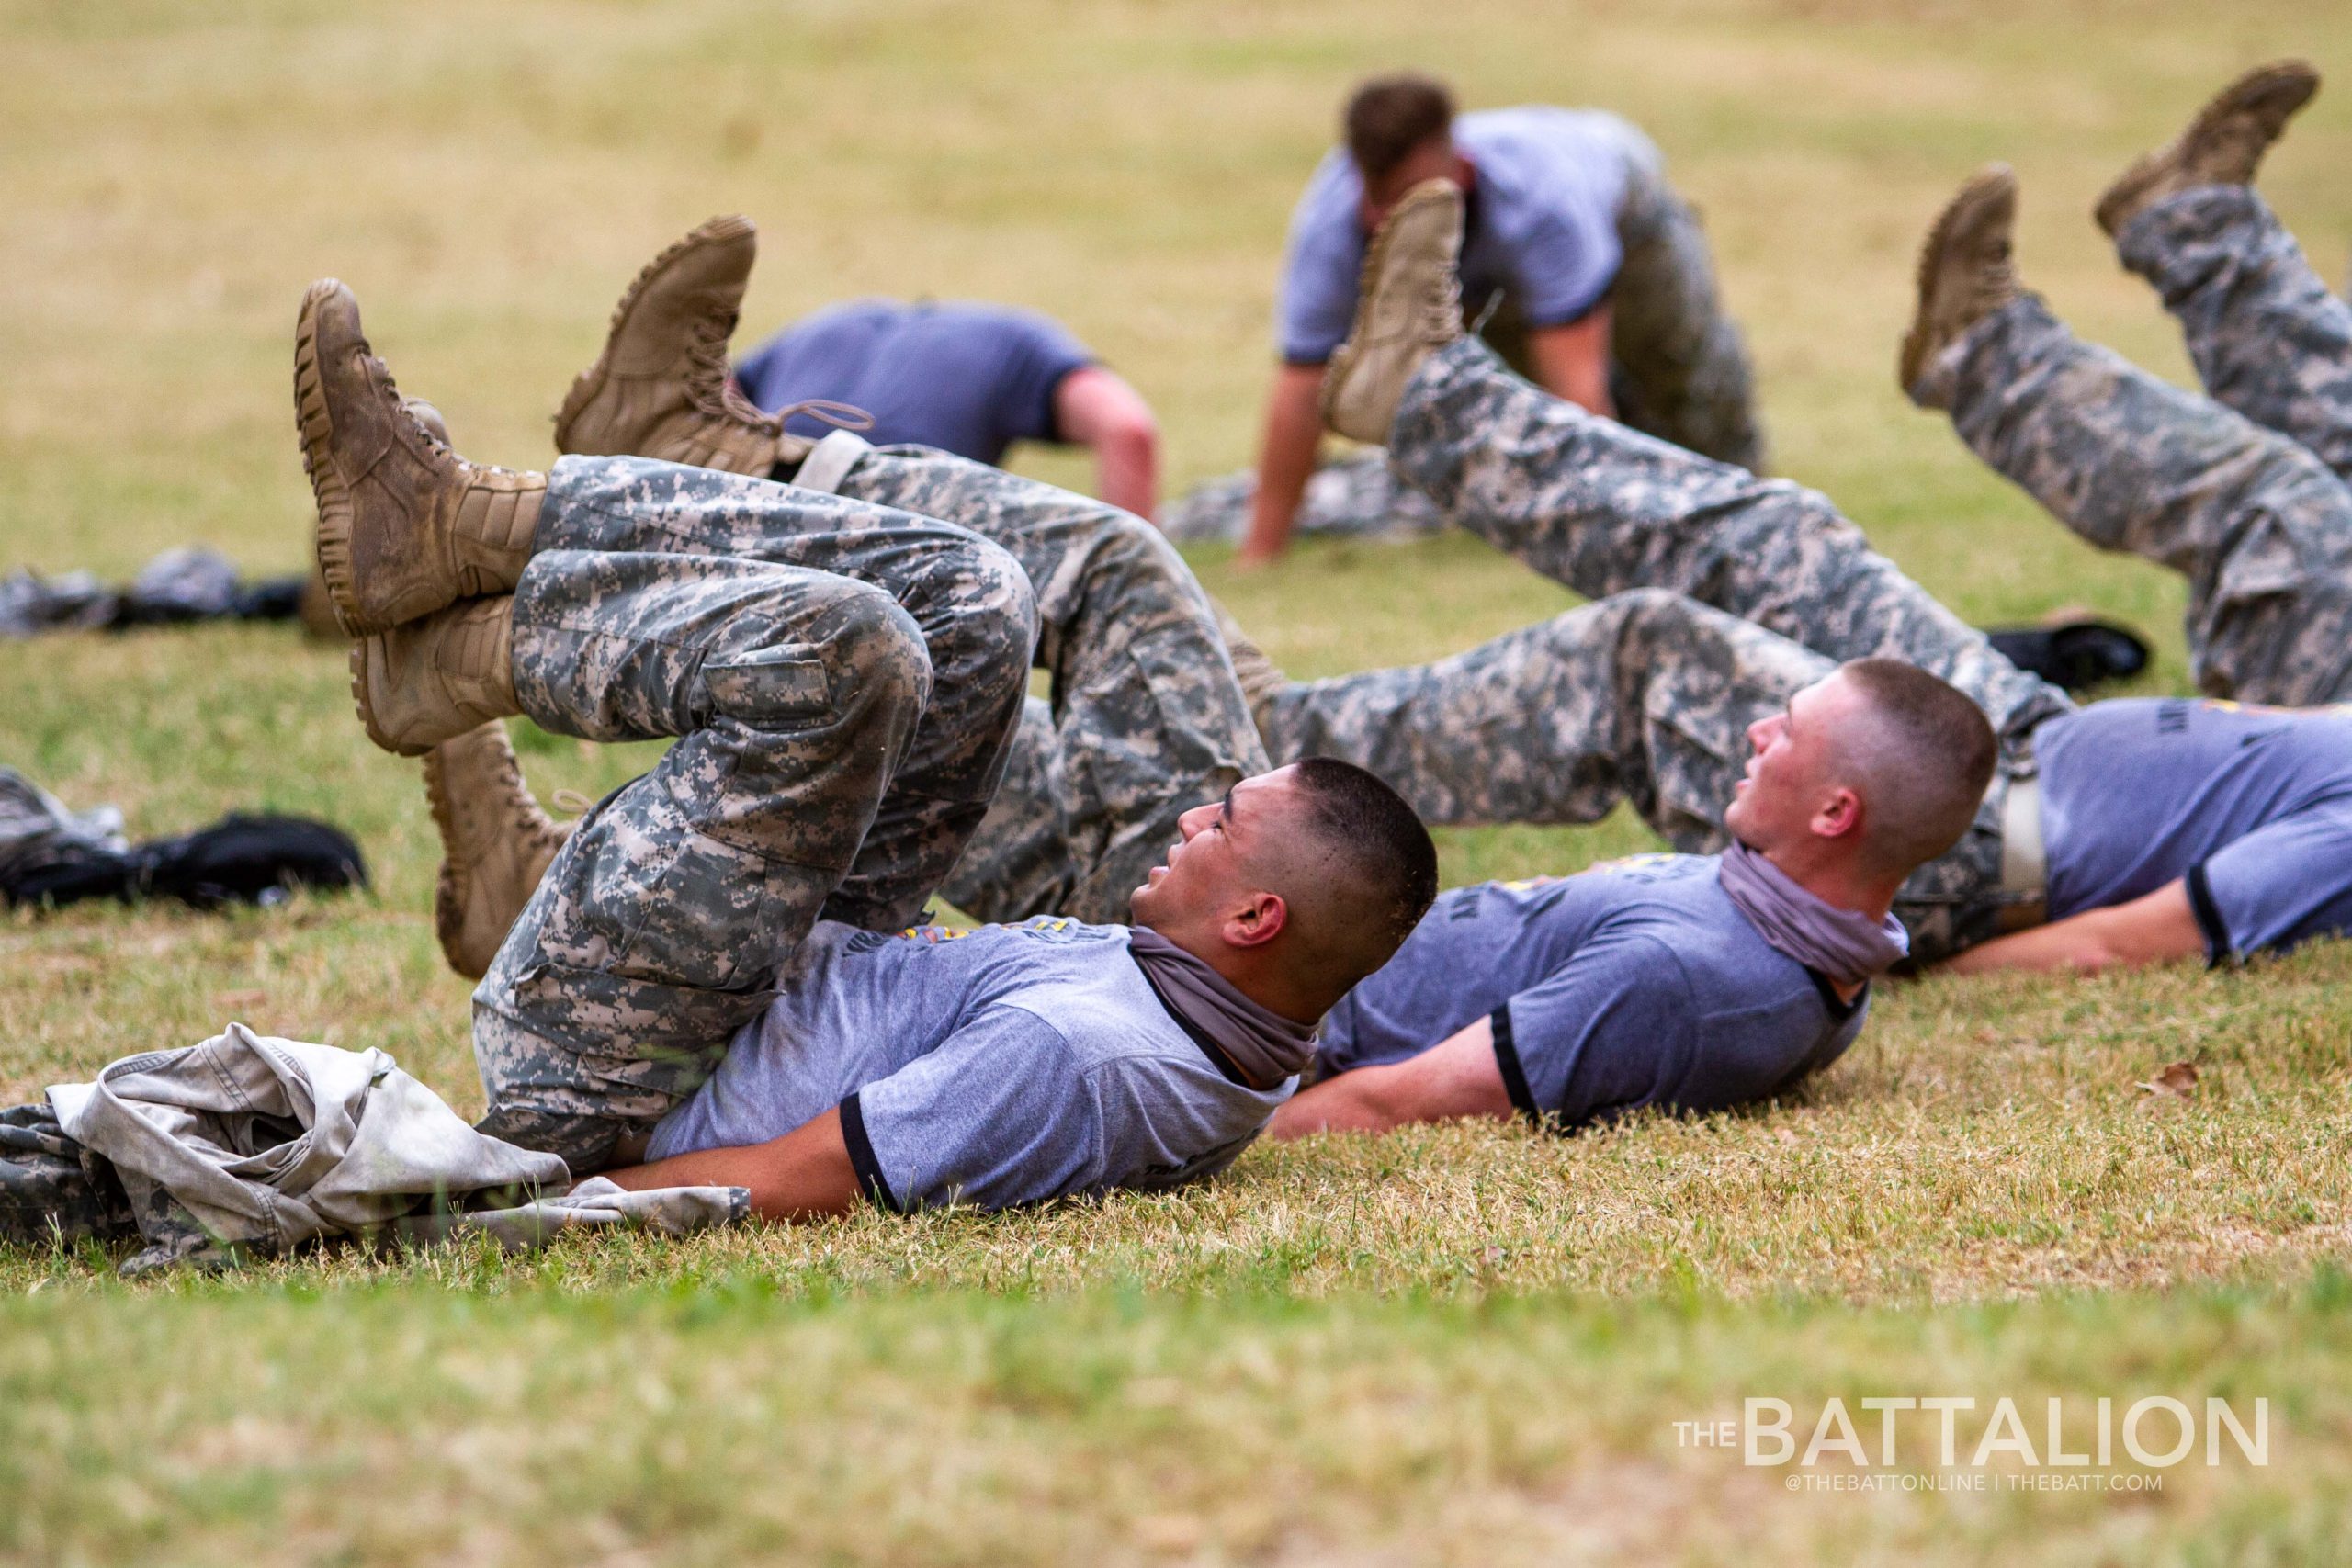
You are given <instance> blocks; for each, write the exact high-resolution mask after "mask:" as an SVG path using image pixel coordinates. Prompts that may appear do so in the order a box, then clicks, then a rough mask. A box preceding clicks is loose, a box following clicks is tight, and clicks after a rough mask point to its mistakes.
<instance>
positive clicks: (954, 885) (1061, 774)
mask: <svg viewBox="0 0 2352 1568" xmlns="http://www.w3.org/2000/svg"><path fill="white" fill-rule="evenodd" d="M828 440H829V441H831V443H832V444H833V446H832V448H831V452H830V454H828V455H829V456H831V457H836V458H839V457H852V456H854V460H853V461H850V462H849V465H848V468H847V469H846V471H845V472H842V473H841V474H840V477H839V478H838V479H833V480H832V488H834V489H835V490H836V491H838V493H840V494H842V495H844V496H850V497H854V498H856V499H857V500H860V501H864V502H876V503H879V504H881V505H885V506H891V507H898V508H901V509H903V510H905V511H908V512H913V513H922V514H923V515H925V516H932V517H941V518H945V519H947V520H948V521H950V522H953V523H956V524H957V525H961V526H963V527H965V528H968V529H970V530H971V531H972V532H973V533H976V534H978V535H980V536H982V537H984V538H987V539H989V540H991V541H992V542H994V543H996V544H998V545H1001V546H1002V547H1004V549H1005V550H1006V551H1007V552H1008V553H1010V554H1011V555H1012V558H1013V559H1014V560H1015V561H1017V562H1019V563H1020V567H1021V570H1023V572H1024V573H1026V574H1027V577H1028V580H1029V582H1030V585H1031V587H1032V589H1033V590H1034V592H1035V597H1036V604H1037V647H1036V664H1037V667H1038V668H1040V669H1042V670H1044V671H1046V673H1047V677H1048V687H1049V694H1048V699H1047V701H1046V703H1043V704H1038V703H1032V704H1030V705H1029V707H1028V710H1027V713H1026V715H1025V717H1024V722H1023V725H1022V727H1021V734H1020V738H1019V739H1018V740H1017V741H1016V742H1015V745H1014V749H1013V750H1014V755H1013V759H1012V762H1011V764H1010V765H1009V767H1008V771H1007V778H1006V784H1005V786H1004V788H1003V789H1001V791H1000V792H999V794H998V796H997V801H996V804H995V805H994V806H993V807H991V808H990V809H989V814H988V817H987V819H986V820H985V821H984V822H983V823H982V824H981V826H980V829H979V830H978V832H977V833H975V834H974V835H973V837H972V840H971V842H970V844H969V846H968V847H967V849H966V851H965V852H964V858H963V860H962V862H961V863H959V864H957V866H956V869H955V872H954V874H952V875H951V876H949V877H948V879H947V881H946V883H945V884H944V886H943V887H942V888H941V891H942V892H943V893H944V895H945V896H946V897H948V898H949V899H951V900H952V901H953V902H954V903H955V904H956V906H957V907H958V908H962V909H965V910H967V911H968V912H969V913H971V914H973V915H975V916H977V917H978V918H979V919H987V920H1012V919H1025V918H1026V917H1028V916H1030V915H1035V914H1046V913H1054V914H1064V915H1071V916H1075V917H1076V918H1078V919H1084V920H1095V921H1114V922H1115V921H1120V920H1124V919H1126V918H1127V898H1128V895H1129V894H1131V893H1132V892H1133V891H1134V890H1135V888H1136V886H1138V885H1139V884H1141V883H1142V881H1143V880H1144V874H1145V873H1146V872H1148V871H1149V870H1150V868H1151V867H1152V866H1154V865H1156V864H1158V863H1159V858H1160V856H1161V854H1162V853H1163V852H1165V850H1166V849H1167V846H1168V845H1169V844H1170V843H1171V842H1173V841H1174V840H1175V838H1176V818H1178V817H1180V816H1182V814H1183V813H1184V812H1186V811H1188V810H1190V809H1191V808H1192V807H1195V806H1197V805H1199V804H1200V803H1201V802H1202V801H1204V800H1214V799H1216V797H1218V796H1219V795H1223V794H1224V793H1225V792H1226V791H1227V790H1228V789H1230V788H1231V787H1233V785H1234V784H1238V783H1239V782H1240V781H1241V780H1242V779H1244V778H1247V777H1249V776H1250V774H1252V773H1262V772H1264V771H1265V767H1266V757H1265V752H1264V750H1263V749H1262V748H1261V745H1260V743H1259V739H1258V734H1257V730H1256V729H1255V728H1254V727H1253V726H1252V725H1251V723H1250V710H1249V707H1248V705H1246V704H1245V703H1244V702H1243V701H1242V697H1241V692H1240V688H1239V686H1238V683H1237V682H1235V680H1234V675H1233V666H1232V664H1231V663H1230V662H1229V660H1227V655H1226V650H1225V639H1224V637H1222V636H1221V635H1220V633H1219V632H1218V629H1217V624H1216V613H1215V611H1214V610H1213V609H1212V608H1211V606H1210V604H1209V602H1208V596H1207V595H1206V594H1205V593H1204V592H1202V591H1201V588H1200V585H1199V584H1198V583H1197V582H1195V581H1193V574H1192V570H1191V569H1190V568H1188V567H1187V566H1185V564H1184V562H1183V559H1182V558H1181V557H1179V556H1178V555H1177V554H1176V552H1175V550H1174V549H1173V548H1171V547H1170V546H1169V544H1168V542H1167V540H1166V539H1164V538H1162V537H1161V536H1159V533H1158V532H1157V531H1156V530H1155V529H1153V528H1152V526H1151V525H1149V524H1148V523H1146V522H1144V521H1142V520H1141V519H1140V518H1137V517H1134V516H1131V515H1130V514H1128V513H1125V512H1121V511H1119V510H1118V509H1117V508H1116V507H1112V506H1106V505H1104V504H1103V502H1098V501H1092V500H1090V499H1088V498H1087V497H1085V496H1081V495H1074V494H1072V493H1070V492H1069V491H1063V490H1057V489H1055V488H1054V487H1052V486H1050V485H1045V484H1040V483H1038V482H1036V481H1035V480H1034V479H1021V478H1019V477H1017V476H1015V475H1012V474H1008V473H1005V472H1003V471H1002V470H1001V469H997V468H989V467H987V466H986V465H984V464H979V463H973V462H968V461H967V460H966V459H964V458H961V457H949V456H947V455H945V454H944V453H939V452H933V451H931V450H929V449H928V448H923V447H906V446H892V447H880V448H876V447H870V446H865V444H864V443H863V442H860V441H859V440H858V438H857V437H855V436H853V435H850V434H846V433H843V434H836V435H833V436H831V437H828ZM824 450H825V449H823V448H820V452H822V451H824ZM828 466H830V465H829V464H827V463H825V462H821V461H820V457H819V456H818V455H812V456H811V457H810V459H809V464H808V465H807V466H805V467H804V468H803V470H802V471H803V473H804V474H807V473H810V472H812V471H813V470H821V469H823V468H826V467H828ZM820 482H821V481H820Z"/></svg>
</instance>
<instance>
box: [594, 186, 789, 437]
mask: <svg viewBox="0 0 2352 1568" xmlns="http://www.w3.org/2000/svg"><path fill="white" fill-rule="evenodd" d="M758 251H759V231H757V230H756V229H755V228H753V227H752V220H750V219H748V218H714V219H712V220H710V221H708V222H707V223H705V224H703V225H702V226H701V227H700V228H698V229H696V230H695V231H693V232H692V233H690V234H688V235H687V236H686V237H685V238H684V239H683V240H681V241H679V242H678V243H676V244H674V245H672V246H671V247H670V248H669V249H668V250H666V251H663V252H662V254H660V255H658V256H656V257H654V258H653V260H652V262H651V264H650V265H648V266H647V267H646V269H645V270H644V271H643V272H640V273H639V274H638V275H637V281H636V282H634V283H632V284H630V285H629V286H628V292H627V293H625V294H623V295H622V296H621V302H620V304H619V305H618V307H616V309H615V310H614V311H613V326H612V331H611V332H610V333H607V334H606V336H605V352H604V353H602V354H600V355H597V356H596V363H594V365H591V366H590V367H588V368H587V369H586V370H583V371H582V372H581V374H580V377H579V378H578V379H576V380H574V381H573V382H572V383H571V391H570V392H569V393H567V394H566V395H565V397H564V400H563V407H562V408H561V409H560V410H558V411H557V412H556V416H555V446H556V450H557V451H559V452H563V453H578V454H583V455H589V456H615V457H659V458H661V459H662V461H664V462H670V463H685V464H689V465H691V466H693V467H695V468H722V469H725V470H726V471H727V472H729V473H730V474H752V475H755V476H757V477H758V478H761V479H765V478H766V477H767V475H768V473H769V470H771V469H773V468H775V466H776V464H777V462H779V461H787V462H790V461H797V460H798V459H799V458H801V457H807V456H808V453H809V446H811V445H812V443H810V442H809V441H806V440H804V439H802V438H801V437H799V436H797V435H787V434H785V430H784V421H783V420H782V419H777V418H770V417H769V416H768V415H766V414H764V413H762V412H760V411H759V410H758V409H756V408H754V407H752V402H751V400H749V399H748V398H746V397H744V396H743V394H742V393H741V392H740V391H738V390H737V389H736V388H735V383H734V381H733V380H732V379H731V378H729V375H728V370H727V343H728V340H729V338H730V337H732V336H733V335H734V333H735V318H736V315H737V313H738V312H739V310H741V306H742V303H743V289H744V288H745V286H746V285H747V284H749V283H750V282H751V280H752V260H753V258H754V257H755V256H756V255H757V254H758Z"/></svg>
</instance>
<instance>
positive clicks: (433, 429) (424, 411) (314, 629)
mask: <svg viewBox="0 0 2352 1568" xmlns="http://www.w3.org/2000/svg"><path fill="white" fill-rule="evenodd" d="M401 407H402V408H404V409H406V410H408V412H409V417H411V418H412V419H413V420H415V421H416V423H419V424H421V425H423V426H424V433H425V434H427V435H430V436H432V437H433V439H434V440H435V441H438V442H439V443H441V445H442V446H451V445H453V443H452V442H451V441H450V439H449V427H448V425H447V424H446V423H443V422H442V419H441V411H440V410H439V409H436V408H435V407H434V406H433V405H432V404H431V403H428V402H426V401H425V400H424V399H422V398H403V399H401ZM296 617H297V618H298V619H299V620H300V622H301V623H302V634H303V635H304V636H305V637H311V638H312V639H314V640H316V641H319V642H349V641H350V640H351V638H350V636H349V634H347V633H345V631H344V629H343V617H342V616H341V615H338V614H337V613H336V611H335V607H334V594H332V593H330V592H327V574H326V573H325V572H323V571H322V570H319V553H318V551H317V550H316V549H315V548H314V549H312V550H311V576H310V580H309V581H306V582H304V583H303V584H302V597H301V600H300V603H299V604H297V606H296Z"/></svg>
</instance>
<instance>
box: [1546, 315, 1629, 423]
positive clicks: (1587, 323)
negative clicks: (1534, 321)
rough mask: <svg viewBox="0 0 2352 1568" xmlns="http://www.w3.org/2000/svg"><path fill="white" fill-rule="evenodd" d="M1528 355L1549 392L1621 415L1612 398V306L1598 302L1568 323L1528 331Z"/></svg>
mask: <svg viewBox="0 0 2352 1568" xmlns="http://www.w3.org/2000/svg"><path fill="white" fill-rule="evenodd" d="M1527 354H1528V358H1529V359H1530V360H1532V361H1533V363H1534V367H1535V378H1536V379H1537V380H1538V381H1541V382H1542V383H1543V384H1544V390H1545V391H1547V392H1549V393H1551V394H1552V395H1553V396H1554V397H1555V398H1561V399H1565V400H1567V401H1569V402H1572V403H1574V404H1576V405H1577V407H1579V408H1583V409H1589V410H1590V411H1591V412H1594V413H1597V414H1600V415H1601V416H1602V417H1603V418H1607V419H1614V418H1616V417H1617V406H1616V404H1615V403H1613V402H1611V400H1610V397H1609V307H1608V306H1606V305H1597V306H1595V307H1594V308H1593V309H1592V310H1590V311H1589V312H1588V313H1587V314H1586V315H1585V316H1584V317H1583V319H1582V320H1579V321H1570V322H1568V323H1567V324H1566V326H1559V327H1538V328H1536V329H1535V330H1534V331H1532V332H1531V333H1528V334H1527Z"/></svg>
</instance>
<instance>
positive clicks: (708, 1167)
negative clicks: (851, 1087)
mask: <svg viewBox="0 0 2352 1568" xmlns="http://www.w3.org/2000/svg"><path fill="white" fill-rule="evenodd" d="M605 1176H606V1177H608V1178H609V1179H611V1180H612V1181H613V1182H614V1183H616V1185H618V1186H621V1187H624V1188H627V1189H628V1190H630V1191H632V1192H636V1191H642V1190H645V1189H647V1188H651V1187H747V1188H749V1189H751V1192H752V1213H755V1214H758V1215H761V1216H762V1217H763V1218H765V1219H771V1220H813V1219H817V1218H819V1217H820V1216H822V1215H826V1214H844V1213H848V1212H849V1211H850V1210H852V1209H854V1208H855V1207H857V1205H858V1202H859V1200H860V1193H859V1189H858V1181H857V1172H856V1170H855V1169H854V1168H853V1167H852V1166H851V1164H850V1158H849V1142H848V1140H847V1139H846V1138H844V1137H843V1136H842V1113H841V1111H840V1110H839V1109H835V1110H831V1111H826V1112H825V1113H824V1114H823V1115H822V1116H820V1117H818V1118H817V1119H816V1120H814V1121H812V1122H805V1123H803V1124H802V1125H800V1126H798V1127H796V1128H794V1129H793V1130H792V1131H791V1132H789V1133H786V1134H785V1135H784V1136H783V1137H781V1138H774V1139H771V1140H769V1141H768V1142H766V1143H764V1144H752V1145H746V1146H744V1147H741V1148H733V1149H703V1150H700V1151H698V1152H696V1153H694V1154H690V1155H673V1156H671V1157H670V1158H668V1159H660V1160H655V1161H654V1162H653V1163H652V1164H650V1165H636V1166H628V1167H626V1168H622V1169H619V1170H608V1171H606V1172H605Z"/></svg>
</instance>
